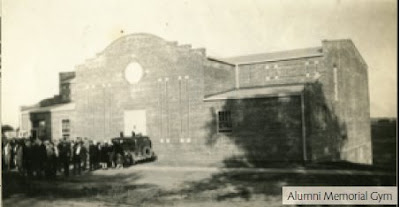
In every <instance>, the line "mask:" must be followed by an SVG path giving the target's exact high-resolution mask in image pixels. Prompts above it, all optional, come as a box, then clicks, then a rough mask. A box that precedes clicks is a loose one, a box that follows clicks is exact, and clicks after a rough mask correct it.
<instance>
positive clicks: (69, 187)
mask: <svg viewBox="0 0 400 207" xmlns="http://www.w3.org/2000/svg"><path fill="white" fill-rule="evenodd" d="M140 178H141V176H140V175H139V174H134V173H131V174H114V175H95V174H91V173H88V174H86V175H82V176H71V177H69V178H64V177H61V176H60V177H57V179H56V180H51V181H50V180H45V179H28V178H26V177H23V176H21V175H19V174H17V173H16V172H8V173H3V199H5V200H6V199H8V198H14V199H15V198H18V197H21V198H38V200H49V201H57V200H68V199H73V200H79V201H84V202H85V201H88V202H93V201H101V202H106V203H114V204H115V203H117V204H118V203H127V204H131V205H138V204H140V203H143V202H145V201H146V200H147V199H148V198H151V197H152V196H153V195H155V194H157V193H158V191H159V190H158V189H157V188H156V186H155V185H151V184H136V181H137V180H138V179H140ZM133 194H134V196H133ZM32 205H33V204H32Z"/></svg>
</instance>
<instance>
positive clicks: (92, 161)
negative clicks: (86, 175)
mask: <svg viewBox="0 0 400 207" xmlns="http://www.w3.org/2000/svg"><path fill="white" fill-rule="evenodd" d="M96 156H97V146H96V145H94V143H93V141H92V140H90V141H89V170H90V171H93V170H95V169H96Z"/></svg>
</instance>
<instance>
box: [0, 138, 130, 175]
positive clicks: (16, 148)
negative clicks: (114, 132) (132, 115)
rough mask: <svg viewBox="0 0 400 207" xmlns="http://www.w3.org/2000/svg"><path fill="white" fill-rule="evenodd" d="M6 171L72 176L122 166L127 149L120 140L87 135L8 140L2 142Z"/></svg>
mask: <svg viewBox="0 0 400 207" xmlns="http://www.w3.org/2000/svg"><path fill="white" fill-rule="evenodd" d="M2 149H3V150H2V153H3V154H2V155H3V156H2V158H3V162H2V163H3V166H2V168H3V171H10V170H13V169H16V170H17V171H18V172H19V173H20V174H21V175H24V176H28V177H38V178H41V177H46V178H50V179H51V178H55V176H56V175H57V173H63V174H64V175H65V176H67V177H68V176H69V174H70V170H71V168H72V173H73V174H74V175H80V174H81V173H82V171H87V170H90V171H93V170H97V169H99V168H101V169H108V168H121V167H123V165H124V159H123V156H124V152H123V149H122V146H121V145H120V144H119V143H113V142H112V141H104V142H103V143H100V142H96V141H92V140H89V139H87V138H83V139H82V138H80V137H78V138H76V139H75V140H73V141H69V140H67V139H66V138H64V139H61V140H55V141H54V142H53V141H50V140H40V139H32V138H25V139H24V138H18V139H9V140H6V141H4V142H3V143H2Z"/></svg>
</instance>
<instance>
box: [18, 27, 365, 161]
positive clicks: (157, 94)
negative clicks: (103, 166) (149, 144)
mask: <svg viewBox="0 0 400 207" xmlns="http://www.w3.org/2000/svg"><path fill="white" fill-rule="evenodd" d="M72 74H73V75H72ZM70 75H71V76H69V77H70V79H68V80H67V81H63V80H62V78H61V76H60V95H59V96H60V97H63V94H64V95H65V94H68V96H69V98H68V99H65V100H64V102H62V100H63V99H62V98H61V101H59V102H57V103H60V104H53V105H50V106H47V107H50V108H51V109H46V110H44V111H46V112H49V113H48V114H47V115H46V114H43V108H45V107H46V106H39V107H37V106H36V107H34V109H29V110H22V120H25V121H22V122H23V123H25V125H31V128H32V127H33V128H38V127H40V124H41V123H42V125H43V122H46V123H47V122H48V123H50V125H51V126H48V125H49V124H47V125H46V127H48V129H47V131H48V130H50V131H51V133H50V132H47V133H48V134H51V137H52V138H59V137H62V136H63V129H65V127H66V125H68V131H69V134H68V136H69V137H88V138H90V139H95V140H99V141H103V140H109V139H110V138H112V137H116V136H119V134H120V133H121V132H123V133H124V134H125V135H130V134H131V132H132V131H135V133H141V134H144V135H148V136H149V137H150V138H151V139H152V141H153V148H154V151H155V152H156V153H157V154H158V156H159V162H160V163H167V164H170V165H185V164H196V165H208V166H209V165H221V164H225V165H229V164H240V165H246V166H258V165H261V164H262V163H263V162H270V161H304V160H306V161H322V160H348V161H352V162H359V163H371V162H372V160H371V157H372V155H371V138H370V125H369V119H370V118H369V95H368V76H367V65H366V64H365V62H364V60H363V59H362V57H361V56H360V54H359V53H358V51H357V49H356V47H355V46H354V44H353V43H352V41H350V40H334V41H323V42H322V44H321V46H320V47H315V48H306V49H299V50H292V51H283V52H276V53H266V54H254V55H248V56H241V57H232V58H222V59H221V58H212V57H207V56H206V52H205V50H204V49H202V48H200V49H193V48H191V46H190V45H178V44H177V43H176V42H169V41H165V40H163V39H161V38H159V37H156V36H153V35H149V34H133V35H127V36H124V37H121V38H119V39H117V40H115V41H114V42H113V43H111V44H110V45H109V46H108V47H107V48H105V49H104V50H103V51H102V52H100V53H98V54H97V55H96V57H94V58H92V59H90V60H87V61H86V62H84V63H83V64H80V65H78V66H77V67H76V69H75V72H74V73H71V74H70ZM64 82H67V83H68V84H69V85H68V87H67V88H65V87H63V86H62V83H64ZM39 112H40V113H42V114H40V113H39ZM24 115H25V117H24ZM34 115H36V116H39V115H40V116H41V118H35V117H34ZM27 117H29V120H28V118H27ZM43 117H47V118H43ZM27 120H28V121H27ZM37 120H42V122H41V121H37ZM43 120H44V121H43ZM66 120H68V124H67V121H66ZM43 127H44V126H42V128H43ZM23 128H24V126H23ZM47 136H49V135H47Z"/></svg>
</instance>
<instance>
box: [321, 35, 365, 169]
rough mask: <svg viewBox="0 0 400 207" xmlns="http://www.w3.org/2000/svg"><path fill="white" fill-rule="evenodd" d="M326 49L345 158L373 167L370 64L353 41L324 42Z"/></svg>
mask: <svg viewBox="0 0 400 207" xmlns="http://www.w3.org/2000/svg"><path fill="white" fill-rule="evenodd" d="M323 47H324V51H325V53H326V55H325V56H326V59H325V67H326V68H327V69H328V70H327V71H328V72H329V73H330V74H331V75H330V76H329V77H330V80H329V81H327V82H326V84H325V85H326V86H327V87H329V88H330V89H329V90H326V89H325V91H326V94H327V100H328V102H330V103H331V105H332V106H333V107H332V111H333V112H334V113H335V115H336V116H337V119H338V122H339V123H340V133H341V134H340V138H341V147H340V154H341V159H343V160H347V161H351V162H357V163H367V164H370V163H372V151H371V131H370V114H369V90H368V70H367V65H366V64H365V62H364V61H363V59H362V58H361V56H360V54H359V53H358V51H357V49H356V47H355V46H354V44H353V42H352V41H351V40H338V41H324V42H323ZM334 68H336V69H334ZM335 70H336V71H337V72H336V76H337V78H336V82H337V83H336V84H335V74H334V73H335V72H334V71H335ZM335 91H336V92H335ZM335 94H336V95H335Z"/></svg>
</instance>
